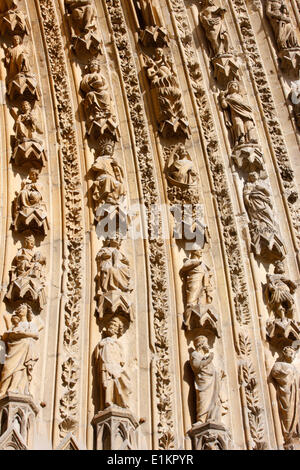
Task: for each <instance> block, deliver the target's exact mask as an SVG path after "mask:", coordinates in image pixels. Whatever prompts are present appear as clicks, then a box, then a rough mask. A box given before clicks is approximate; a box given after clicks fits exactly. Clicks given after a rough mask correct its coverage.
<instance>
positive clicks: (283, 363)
mask: <svg viewBox="0 0 300 470" xmlns="http://www.w3.org/2000/svg"><path fill="white" fill-rule="evenodd" d="M199 3H200V5H199V18H200V24H201V26H202V28H203V29H204V32H205V35H206V38H207V41H208V45H209V54H210V55H211V57H212V56H213V57H214V59H212V64H213V69H214V77H215V79H216V81H217V84H218V86H219V88H220V92H219V104H220V109H221V110H222V111H223V113H224V123H225V125H226V127H227V128H228V131H229V138H230V142H231V147H232V159H233V162H234V164H235V166H236V168H237V170H238V171H239V173H240V175H241V177H242V178H243V179H244V189H243V201H244V207H245V210H246V212H247V215H248V226H249V232H250V237H251V248H252V251H253V253H254V255H255V257H256V258H257V259H258V261H262V262H263V263H264V264H265V265H266V266H268V267H271V266H274V268H273V269H274V273H273V274H271V273H270V274H267V281H266V284H265V286H264V289H263V292H262V296H263V298H264V300H265V302H266V304H267V307H268V311H269V319H268V320H267V322H266V338H267V340H268V341H269V342H270V344H271V345H272V347H273V348H275V351H276V352H277V355H278V360H277V361H276V362H275V364H274V366H273V368H272V370H271V372H270V378H271V379H272V381H273V384H274V385H275V388H276V391H277V403H278V412H279V418H280V422H281V427H282V434H283V440H284V448H285V449H292V448H294V446H295V442H296V441H297V439H298V438H299V437H300V434H299V412H298V408H299V376H298V372H297V370H296V368H295V366H294V365H293V364H292V363H293V361H294V359H295V356H296V354H297V351H298V347H299V346H297V344H298V343H297V342H298V341H299V338H300V336H299V333H300V329H299V326H300V323H299V322H298V321H297V319H296V317H297V315H296V312H295V300H294V294H295V292H296V289H297V284H296V283H294V282H293V281H291V280H290V279H289V278H288V277H287V276H286V274H285V259H286V250H285V247H284V244H283V241H282V239H281V235H280V231H279V227H278V224H277V223H276V216H275V213H274V205H273V196H272V192H271V188H270V184H269V181H268V175H267V172H266V165H265V162H264V156H263V152H262V149H261V146H260V143H259V137H258V132H257V128H256V123H255V116H254V112H253V109H252V108H251V107H250V106H249V105H248V104H247V101H246V100H245V94H244V93H243V92H242V84H241V71H240V70H239V68H238V66H237V65H236V64H234V65H233V63H232V59H231V64H230V62H228V64H227V69H226V67H225V70H227V74H226V79H225V74H224V69H223V71H222V75H220V74H218V73H217V72H216V62H215V59H216V58H218V57H222V56H224V54H226V53H228V52H229V45H230V41H229V35H228V30H227V27H226V23H225V13H226V10H225V9H224V8H221V7H220V6H219V5H220V4H219V2H217V1H216V0H204V1H202V2H199ZM266 15H267V17H268V18H269V20H270V23H271V26H272V29H273V32H274V36H275V41H276V44H277V48H278V51H279V58H280V64H281V67H282V69H283V71H284V72H286V73H289V74H291V73H294V72H296V75H297V76H298V75H299V43H298V39H297V34H296V31H295V29H294V27H293V25H292V21H291V18H290V15H289V11H288V8H287V5H286V2H285V1H284V0H268V1H267V2H266ZM230 67H231V71H229V70H230ZM295 439H296V441H295ZM297 442H298V441H297Z"/></svg>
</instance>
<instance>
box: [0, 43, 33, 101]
mask: <svg viewBox="0 0 300 470" xmlns="http://www.w3.org/2000/svg"><path fill="white" fill-rule="evenodd" d="M5 65H6V67H7V94H8V96H9V97H10V98H11V99H12V100H13V99H14V97H15V96H16V95H24V94H25V93H29V94H30V95H31V96H32V97H33V98H35V99H38V91H37V80H36V78H35V77H34V76H33V75H32V74H31V73H30V70H31V67H30V60H29V53H28V51H27V50H26V48H25V47H24V45H23V39H22V37H21V36H18V35H16V36H13V44H12V47H9V48H5Z"/></svg>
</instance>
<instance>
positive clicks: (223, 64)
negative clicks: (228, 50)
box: [211, 54, 239, 87]
mask: <svg viewBox="0 0 300 470" xmlns="http://www.w3.org/2000/svg"><path fill="white" fill-rule="evenodd" d="M211 63H212V67H213V70H214V77H215V79H216V80H217V82H218V83H219V85H220V86H223V87H225V86H226V85H227V84H228V83H229V82H231V81H232V80H239V66H238V65H237V63H236V62H235V60H234V57H233V55H232V54H222V55H218V56H216V57H214V58H213V59H211Z"/></svg>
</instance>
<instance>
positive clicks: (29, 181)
mask: <svg viewBox="0 0 300 470" xmlns="http://www.w3.org/2000/svg"><path fill="white" fill-rule="evenodd" d="M38 177H39V171H38V170H37V169H35V168H32V169H31V170H30V172H29V175H28V178H26V180H25V181H23V182H22V186H21V191H20V192H19V193H18V194H17V196H16V199H15V200H14V204H13V226H14V228H15V229H16V230H19V231H23V230H26V229H29V228H30V229H32V230H36V231H37V232H40V233H41V234H42V235H45V234H46V233H47V231H48V228H49V224H48V220H47V212H46V206H45V204H44V203H43V198H42V195H41V192H40V186H39V183H38Z"/></svg>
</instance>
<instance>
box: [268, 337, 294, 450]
mask: <svg viewBox="0 0 300 470" xmlns="http://www.w3.org/2000/svg"><path fill="white" fill-rule="evenodd" d="M282 355H283V357H282V360H281V361H278V362H276V363H275V364H274V366H273V369H272V371H271V377H272V379H273V380H274V383H275V386H276V390H277V403H278V411H279V418H280V422H281V428H282V434H283V438H284V447H285V448H286V449H293V439H294V438H295V437H300V433H299V377H298V372H297V369H296V367H295V366H294V365H293V361H294V359H295V356H296V351H295V349H293V348H292V347H291V346H286V347H285V348H284V349H283V351H282Z"/></svg>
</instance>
